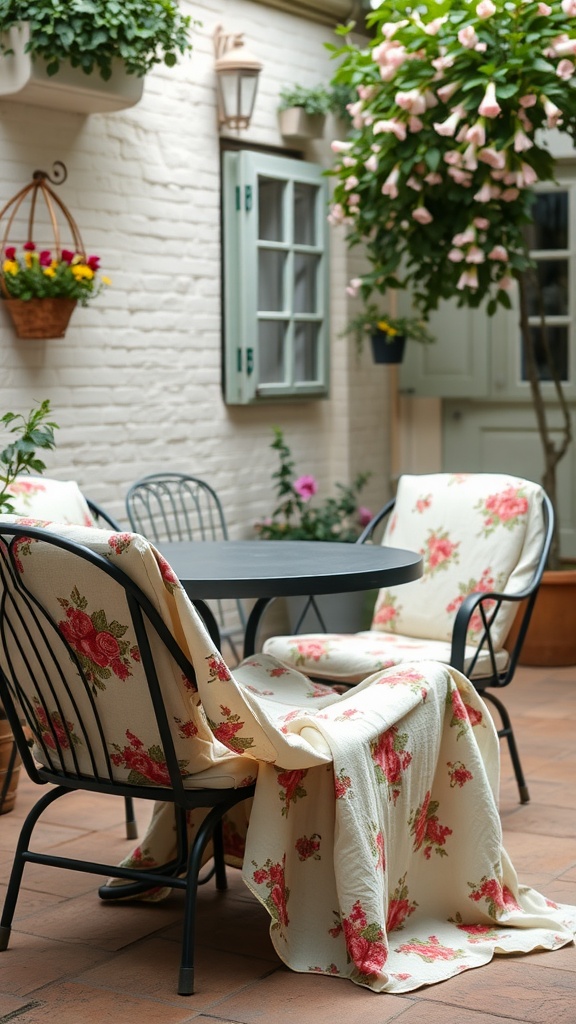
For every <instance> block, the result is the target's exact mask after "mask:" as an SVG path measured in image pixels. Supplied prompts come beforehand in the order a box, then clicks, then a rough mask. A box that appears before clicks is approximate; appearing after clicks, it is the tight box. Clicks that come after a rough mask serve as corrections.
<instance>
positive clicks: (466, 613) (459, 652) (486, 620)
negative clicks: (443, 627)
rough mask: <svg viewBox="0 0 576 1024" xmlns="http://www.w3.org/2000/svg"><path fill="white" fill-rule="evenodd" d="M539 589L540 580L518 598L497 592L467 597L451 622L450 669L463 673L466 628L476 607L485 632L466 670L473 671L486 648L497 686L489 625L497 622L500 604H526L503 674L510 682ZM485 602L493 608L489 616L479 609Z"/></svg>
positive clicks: (523, 591) (502, 683) (481, 608)
mask: <svg viewBox="0 0 576 1024" xmlns="http://www.w3.org/2000/svg"><path fill="white" fill-rule="evenodd" d="M539 585H540V580H538V583H537V584H536V585H532V586H530V587H528V588H527V589H526V590H522V591H519V592H518V593H517V594H503V593H499V592H498V591H496V590H491V591H475V592H473V593H472V594H468V595H467V596H466V597H465V598H464V600H463V602H462V604H461V605H460V607H459V609H458V612H457V614H456V618H455V620H454V626H453V629H452V649H451V653H450V664H451V665H452V667H453V668H456V669H458V671H460V672H464V671H465V648H466V635H467V633H468V627H469V625H470V620H471V618H472V615H473V614H474V612H475V611H476V610H477V609H478V607H480V614H481V616H482V623H483V626H484V632H483V633H482V635H481V636H480V638H479V640H478V642H477V645H476V655H475V657H474V658H473V661H472V664H471V665H470V666H468V668H469V671H470V673H471V672H472V671H473V668H474V664H475V661H476V658H477V656H478V654H479V653H480V651H481V650H483V649H484V648H485V647H487V648H488V652H489V654H490V661H491V665H492V675H493V678H494V680H495V683H496V681H497V680H498V677H499V672H498V669H497V667H496V656H495V651H494V645H493V642H492V636H491V633H490V628H491V625H492V623H493V622H494V620H495V619H496V616H497V615H498V612H499V611H500V608H501V606H502V604H504V603H505V602H510V601H511V602H516V603H517V604H520V602H522V601H526V600H527V601H528V603H527V606H526V610H525V612H524V616H523V620H522V623H521V626H520V631H519V634H518V639H517V641H516V643H515V645H514V649H513V651H512V652H511V654H510V665H509V668H508V671H507V672H506V681H507V680H508V679H509V678H511V675H512V673H513V671H514V668H515V665H516V661H517V658H518V655H519V653H520V649H521V647H522V644H523V642H524V637H525V635H526V630H527V629H528V622H529V621H530V616H531V614H532V608H533V606H534V602H535V600H536V595H537V593H538V587H539ZM485 601H492V602H494V605H493V607H491V608H490V610H489V612H486V611H485V609H484V608H483V607H482V605H483V602H485ZM510 628H512V624H511V625H510ZM500 685H504V682H501V683H500Z"/></svg>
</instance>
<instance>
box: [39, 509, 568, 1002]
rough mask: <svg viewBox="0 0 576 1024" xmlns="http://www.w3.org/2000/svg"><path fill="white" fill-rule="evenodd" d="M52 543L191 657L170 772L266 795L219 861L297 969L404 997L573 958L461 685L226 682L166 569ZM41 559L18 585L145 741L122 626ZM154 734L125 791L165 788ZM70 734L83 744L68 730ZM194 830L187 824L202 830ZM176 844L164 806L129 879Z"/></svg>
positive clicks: (443, 671)
mask: <svg viewBox="0 0 576 1024" xmlns="http://www.w3.org/2000/svg"><path fill="white" fill-rule="evenodd" d="M46 529H47V530H51V529H56V530H57V532H58V533H62V534H65V535H66V536H68V537H70V538H71V539H74V540H77V541H79V542H81V543H84V544H87V545H89V546H93V547H95V548H96V549H97V550H99V551H101V552H102V553H104V554H105V555H106V557H108V558H109V559H110V560H111V561H114V562H117V563H118V564H119V565H120V566H121V567H122V568H123V569H125V571H126V572H127V573H128V575H130V576H131V577H132V578H133V579H134V580H135V581H136V582H137V583H138V584H139V585H140V586H141V587H143V589H145V591H146V593H147V594H148V596H149V597H150V599H151V600H152V601H153V603H154V605H155V607H157V608H158V610H159V611H160V613H161V615H162V617H163V618H164V620H165V622H166V623H167V625H169V627H170V629H172V630H173V631H174V633H175V634H176V635H177V636H178V638H179V641H180V643H181V646H182V648H183V649H184V650H185V651H187V653H188V654H189V657H190V659H191V660H192V662H193V664H194V666H195V670H196V680H195V685H194V687H193V688H191V687H187V686H186V684H185V683H182V686H180V685H179V683H180V682H181V680H179V679H178V678H177V676H174V677H172V678H169V679H168V682H167V684H166V686H167V691H166V692H167V694H169V691H170V689H174V691H175V693H176V691H177V698H176V699H175V702H174V704H170V700H169V701H168V706H169V708H170V712H169V713H170V714H173V715H174V723H175V724H174V728H175V732H176V733H177V734H178V742H179V747H178V750H179V755H178V756H180V752H182V756H183V760H185V761H186V762H187V764H188V765H192V764H195V763H196V765H197V766H196V768H195V769H194V770H196V771H198V772H200V773H202V771H203V769H205V767H206V765H207V764H208V763H209V762H211V763H212V769H211V771H214V769H215V767H216V763H217V762H222V759H224V760H226V758H227V757H228V758H230V759H231V760H232V762H233V767H234V773H233V772H232V766H231V767H230V775H232V774H235V777H236V779H237V782H236V784H237V785H242V784H243V781H245V779H247V778H253V777H254V776H256V775H257V782H256V792H255V796H254V800H253V803H252V807H251V810H250V811H249V821H248V816H247V805H246V804H245V805H241V808H242V809H241V810H240V812H239V813H237V814H232V815H231V816H230V817H229V819H228V820H227V822H226V845H227V850H228V855H229V859H230V860H231V861H232V862H233V863H241V864H242V873H243V878H244V881H245V882H246V884H247V886H248V887H249V888H250V889H251V890H252V891H253V892H254V893H255V894H256V896H257V897H258V899H259V900H260V901H261V902H262V904H263V905H264V906H265V907H266V909H267V911H268V913H269V915H270V922H271V923H270V934H271V938H272V942H273V944H274V947H275V949H276V950H277V952H278V954H279V956H280V957H281V958H282V959H283V960H284V962H285V963H286V964H287V965H288V966H289V967H291V968H293V969H294V970H297V971H303V972H310V973H320V974H327V975H333V976H337V977H343V978H349V979H350V980H352V981H353V982H354V983H356V984H358V985H361V986H364V987H366V988H369V989H371V990H373V991H375V992H396V993H398V992H408V991H411V990H413V989H416V988H418V987H420V986H422V985H428V984H433V983H435V982H439V981H443V980H445V979H447V978H450V977H452V976H453V975H455V974H459V973H460V972H461V971H464V970H467V969H470V968H473V967H478V966H481V965H482V964H486V963H487V962H488V961H490V960H491V959H492V957H493V956H494V955H495V954H500V953H517V952H529V951H531V950H536V949H543V950H553V949H557V948H559V947H561V946H564V945H566V944H567V943H569V942H572V941H573V936H574V933H575V932H576V907H568V906H559V905H557V904H555V903H554V902H552V901H550V900H548V899H546V897H545V896H543V895H540V894H539V893H537V892H536V891H534V890H532V889H530V888H528V887H527V886H524V885H521V884H520V883H519V882H518V879H517V877H516V874H515V871H514V868H513V866H512V864H511V863H510V861H509V858H508V857H507V855H506V852H505V850H504V849H503V846H502V834H501V827H500V820H499V815H498V808H497V793H498V785H499V777H498V773H499V743H498V737H497V735H496V732H495V728H494V726H493V724H492V720H491V717H490V715H489V713H488V712H487V710H486V708H485V705H484V704H483V702H482V700H481V699H480V698H479V696H478V695H477V694H476V692H475V691H474V689H473V687H472V685H471V684H470V683H469V682H468V680H467V679H466V678H465V677H464V676H462V675H460V674H459V673H458V672H456V671H455V670H453V669H450V668H448V667H446V666H444V665H441V664H439V663H437V662H421V663H418V664H409V665H403V666H400V667H396V668H392V669H388V670H385V671H381V672H377V673H375V674H374V675H372V676H371V677H369V678H367V679H366V680H364V681H363V682H362V683H360V684H358V685H357V686H355V687H354V688H352V689H350V690H349V691H348V692H346V693H345V694H339V693H335V692H334V691H333V690H331V689H330V688H329V687H327V686H324V685H323V684H317V683H312V682H311V681H310V680H309V679H307V678H306V677H305V676H303V675H301V674H300V673H299V672H297V671H296V670H295V669H291V668H288V667H286V666H285V665H282V664H281V663H280V662H278V661H277V660H276V659H274V658H272V657H270V656H266V655H257V656H254V657H252V658H249V659H247V660H245V661H244V662H243V663H242V665H241V666H240V667H239V668H238V669H237V670H235V672H234V673H232V672H231V671H230V670H229V669H228V668H227V666H226V665H225V663H224V662H223V660H222V659H221V657H220V655H219V653H218V652H217V651H215V650H214V647H213V644H212V641H211V639H210V637H209V635H208V633H207V631H206V630H205V629H204V626H203V624H202V622H201V620H200V619H199V617H198V615H197V613H196V611H195V609H194V608H193V606H192V605H191V604H190V602H189V601H188V598H187V596H186V594H185V592H184V590H183V589H182V587H181V586H180V585H179V584H178V581H177V580H176V579H175V577H174V574H173V573H172V571H171V570H170V567H169V566H167V564H166V563H165V561H164V560H163V559H162V558H161V556H160V555H159V554H158V553H157V552H155V550H154V549H153V548H152V547H151V546H150V545H149V544H148V543H147V542H145V541H144V540H143V538H142V537H139V536H137V535H136V536H135V535H132V534H114V533H112V534H110V533H108V532H106V531H101V530H95V529H90V530H87V529H85V528H80V527H71V526H70V527H64V526H62V525H59V526H58V527H56V528H54V527H50V526H46ZM43 548H44V549H46V545H42V544H41V543H38V542H34V543H29V544H28V545H26V544H25V543H20V545H19V557H20V560H21V566H22V568H21V571H22V573H23V575H24V577H25V578H26V577H28V581H29V585H30V586H32V585H34V586H36V585H38V586H40V587H46V588H48V591H49V592H50V593H53V594H54V595H58V593H59V591H60V589H62V588H63V591H62V592H63V595H64V597H65V601H64V603H63V604H62V603H58V600H57V596H55V597H54V601H55V608H56V609H58V613H59V616H60V619H59V621H60V620H61V622H62V626H61V629H62V631H63V633H64V634H65V635H67V636H73V640H74V644H76V646H77V648H78V649H80V648H81V647H82V649H83V650H84V649H85V656H86V657H87V658H89V659H90V660H91V661H92V662H94V664H95V665H97V666H98V665H100V667H102V663H103V662H104V661H106V666H105V667H107V668H108V669H109V675H108V676H106V678H105V679H104V680H102V678H101V677H98V674H97V673H96V672H95V680H94V690H95V698H94V699H96V700H98V701H100V700H102V701H107V700H111V699H112V694H113V692H114V691H115V690H116V691H119V692H121V691H122V690H123V689H125V687H126V679H127V678H128V682H129V685H130V688H131V690H130V692H131V696H130V702H131V706H132V707H133V709H134V714H133V716H132V720H133V721H134V722H136V718H137V715H136V711H138V714H139V713H140V711H139V708H140V704H139V701H138V700H137V699H136V689H137V686H138V667H137V666H138V661H137V659H136V658H135V649H134V645H135V638H134V637H133V636H131V635H130V628H127V629H125V630H124V631H123V633H122V636H121V637H114V630H113V629H112V624H113V623H121V624H122V625H123V626H124V625H126V623H125V622H123V621H122V619H121V618H120V610H119V609H117V608H114V607H108V606H107V605H105V606H104V607H103V608H102V609H101V608H100V605H99V603H98V600H97V596H96V593H95V592H93V591H91V577H90V576H89V575H87V576H86V577H85V578H83V579H78V580H76V581H75V582H76V591H77V594H78V595H80V596H81V600H82V601H84V600H85V601H86V602H87V605H86V608H92V607H98V622H97V625H98V626H99V627H101V628H99V629H97V630H96V632H97V633H98V634H100V640H99V641H97V638H95V636H94V629H93V628H92V627H94V626H95V623H94V620H93V618H90V624H89V622H88V621H87V619H86V618H84V614H87V613H86V609H85V608H80V607H79V606H78V600H77V598H76V597H71V595H72V594H74V593H75V592H74V589H73V588H71V586H70V584H71V582H72V581H71V579H70V578H69V577H68V575H67V574H66V573H65V574H64V577H63V579H62V580H61V579H60V578H59V575H58V569H57V566H56V565H55V564H54V563H53V562H51V564H50V570H51V571H50V576H49V578H48V576H47V575H46V574H45V573H44V575H43V576H42V574H41V578H40V581H39V582H38V583H36V581H34V582H33V580H32V572H31V568H32V566H33V562H34V560H35V559H40V558H41V557H42V549H43ZM43 581H44V582H43ZM64 584H65V586H64ZM69 612H70V614H68V613H69ZM78 612H82V613H83V614H82V615H79V614H77V613H78ZM104 620H106V625H107V627H108V628H107V629H106V628H104V626H105V622H104ZM115 628H116V627H115ZM71 630H72V631H73V633H72V632H70V631H71ZM116 632H118V630H117V629H116ZM104 634H109V635H110V637H111V638H112V639H108V636H107V635H104ZM80 637H81V638H82V643H80ZM114 640H115V641H116V643H114V642H113V641H114ZM82 645H83V646H82ZM112 648H113V650H112ZM127 668H128V669H129V671H130V673H131V674H130V676H129V677H126V671H125V670H126V669H127ZM98 680H99V681H100V683H102V682H104V689H101V687H100V686H99V682H98ZM186 700H187V701H188V709H189V714H188V717H187V718H186V717H184V707H183V701H186ZM125 707H129V705H125ZM193 712H194V714H195V715H196V718H195V719H193V717H192V713H193ZM66 717H67V718H68V711H67V712H66ZM116 718H117V719H118V716H116ZM188 720H190V721H191V722H192V723H193V725H194V726H195V728H196V729H198V730H200V728H201V720H203V721H204V723H205V728H207V729H208V730H209V734H211V735H212V737H213V741H212V742H213V745H214V750H213V751H212V753H210V750H209V749H208V747H209V734H208V733H206V732H205V734H204V735H203V736H202V740H203V743H202V749H203V753H202V756H201V757H200V758H199V757H198V756H197V755H196V754H195V749H196V747H197V745H198V743H199V735H198V734H195V728H190V729H188V730H186V729H184V730H183V729H182V728H181V727H182V723H183V721H184V722H186V721H188ZM41 724H42V723H40V726H39V727H41ZM112 727H113V728H114V729H116V730H117V729H118V728H119V721H113V725H112ZM123 728H124V726H123ZM143 730H144V724H143V725H142V727H140V725H138V728H136V726H134V729H133V730H130V729H127V730H125V736H124V739H123V740H118V741H115V743H114V744H111V750H110V753H111V754H112V760H113V761H114V763H115V764H116V766H117V771H118V772H125V773H126V775H125V776H124V777H127V775H128V774H129V773H130V772H131V771H134V770H137V771H139V772H141V773H143V775H144V776H146V773H147V777H148V783H149V784H150V785H155V784H162V782H163V781H164V778H163V776H162V772H161V770H160V767H159V766H160V765H161V762H162V756H161V755H162V751H161V750H160V751H158V750H155V751H154V753H153V754H152V753H151V751H150V750H149V749H148V750H147V752H148V754H149V755H150V756H148V757H146V756H144V755H145V751H144V750H143V748H142V747H139V746H138V743H141V742H142V741H141V737H142V735H143ZM65 732H66V735H67V736H72V735H73V733H74V721H73V712H72V711H70V721H69V722H67V723H66V730H65ZM144 746H146V745H145V744H144ZM150 762H153V763H150ZM191 781H192V783H193V781H194V780H193V778H191ZM217 784H218V783H217ZM229 784H230V783H229ZM231 784H233V783H231ZM199 813H200V812H199ZM197 823H198V819H197V817H196V818H195V817H194V816H192V817H191V828H194V827H195V825H197ZM247 826H248V827H247ZM173 843H174V829H173V815H172V808H171V807H170V806H167V805H157V806H156V808H155V812H154V816H153V819H152V822H151V824H150V827H149V829H148V832H147V834H146V835H145V837H144V838H143V840H142V842H141V843H140V844H139V846H138V847H137V848H136V849H135V850H134V851H133V853H132V854H131V855H130V857H129V858H127V862H129V863H131V864H135V865H141V866H142V867H148V866H153V865H155V864H158V863H162V862H163V861H164V860H165V859H166V858H167V857H169V856H170V853H171V849H172V847H173ZM157 895H158V894H157ZM159 895H161V894H159Z"/></svg>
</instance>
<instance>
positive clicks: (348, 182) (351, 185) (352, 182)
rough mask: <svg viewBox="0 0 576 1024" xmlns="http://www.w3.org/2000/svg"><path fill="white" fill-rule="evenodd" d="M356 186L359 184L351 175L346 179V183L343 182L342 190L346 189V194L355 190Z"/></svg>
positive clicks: (353, 175) (354, 176)
mask: <svg viewBox="0 0 576 1024" xmlns="http://www.w3.org/2000/svg"><path fill="white" fill-rule="evenodd" d="M358 184H359V182H358V178H357V177H356V175H355V174H351V175H350V177H349V178H346V181H345V182H344V188H345V189H346V191H347V192H350V191H351V190H352V189H353V188H356V186H357V185H358Z"/></svg>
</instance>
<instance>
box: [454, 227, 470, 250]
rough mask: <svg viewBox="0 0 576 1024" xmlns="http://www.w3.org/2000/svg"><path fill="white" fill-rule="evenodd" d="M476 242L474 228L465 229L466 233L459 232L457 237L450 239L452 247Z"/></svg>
mask: <svg viewBox="0 0 576 1024" xmlns="http://www.w3.org/2000/svg"><path fill="white" fill-rule="evenodd" d="M475 241H476V232H475V231H474V228H466V231H460V232H459V233H458V234H457V235H454V238H453V239H452V245H456V246H461V245H471V244H472V243H473V242H475Z"/></svg>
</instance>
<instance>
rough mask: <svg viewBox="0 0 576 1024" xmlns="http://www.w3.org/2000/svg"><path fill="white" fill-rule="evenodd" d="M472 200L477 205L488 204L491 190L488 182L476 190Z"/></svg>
mask: <svg viewBox="0 0 576 1024" xmlns="http://www.w3.org/2000/svg"><path fill="white" fill-rule="evenodd" d="M474 199H475V201H476V202H477V203H489V202H490V200H491V199H492V189H491V187H490V185H489V184H488V182H484V184H483V185H482V187H481V188H479V189H478V191H477V193H476V195H475V196H474Z"/></svg>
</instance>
